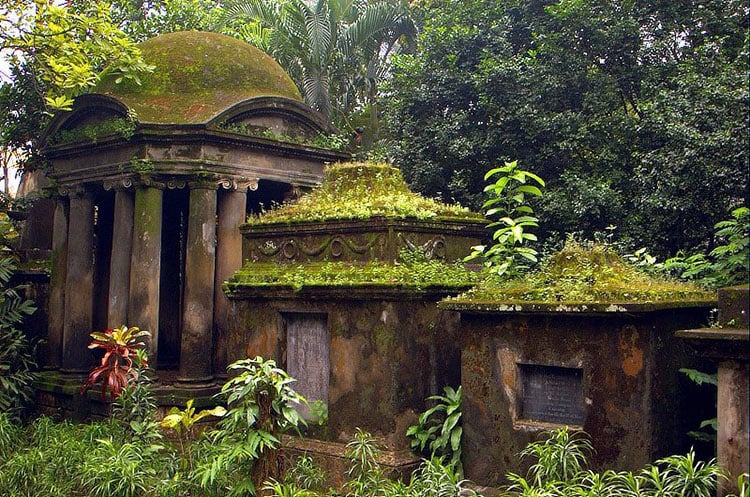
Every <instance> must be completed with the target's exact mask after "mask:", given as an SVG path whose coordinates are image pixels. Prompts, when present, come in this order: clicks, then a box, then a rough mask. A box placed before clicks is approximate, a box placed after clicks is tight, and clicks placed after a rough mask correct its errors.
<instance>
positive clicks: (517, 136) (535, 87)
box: [386, 0, 750, 254]
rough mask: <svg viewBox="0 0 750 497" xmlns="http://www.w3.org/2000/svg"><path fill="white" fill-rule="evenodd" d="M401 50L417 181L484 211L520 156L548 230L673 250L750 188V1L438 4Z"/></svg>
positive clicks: (399, 101) (401, 111)
mask: <svg viewBox="0 0 750 497" xmlns="http://www.w3.org/2000/svg"><path fill="white" fill-rule="evenodd" d="M425 5H426V6H425V10H424V14H423V15H424V16H425V19H426V22H425V26H424V28H423V29H422V31H421V34H420V37H419V41H418V51H417V53H415V54H414V55H413V56H412V55H403V56H399V57H397V58H396V61H395V64H394V69H393V78H392V79H391V80H390V82H389V84H388V88H387V91H386V93H387V94H388V95H390V98H389V99H388V100H387V104H388V105H387V109H386V117H387V122H388V128H389V132H390V137H391V143H392V146H391V147H390V149H389V150H390V153H391V154H392V158H393V160H394V161H395V162H396V163H397V164H398V165H399V166H400V167H401V168H402V169H403V171H404V173H405V176H406V177H407V179H408V180H409V181H410V183H411V185H412V186H413V187H414V188H417V189H419V190H420V191H422V192H424V193H427V194H430V195H441V196H443V197H444V198H446V199H456V200H459V201H462V202H465V203H469V204H471V205H474V206H478V205H479V204H480V202H479V200H480V197H481V191H482V188H483V186H484V185H483V180H482V175H483V173H484V172H485V171H486V170H488V169H489V168H490V167H491V166H494V165H496V164H498V163H501V162H502V161H507V160H512V159H519V161H520V163H521V164H523V165H524V167H525V168H527V169H529V170H532V171H534V172H535V173H537V174H539V175H540V176H542V177H543V178H544V179H545V180H547V191H546V192H545V196H544V198H543V199H542V200H541V201H540V202H539V205H538V206H536V209H535V210H536V212H537V213H538V214H539V217H540V220H541V227H542V228H543V231H544V232H545V233H546V234H547V237H548V238H552V239H555V238H557V239H559V238H562V237H563V235H564V233H565V232H582V233H583V234H584V235H586V236H592V235H593V233H594V232H596V231H602V230H604V229H605V228H607V227H608V226H610V225H616V226H617V229H616V230H615V233H616V235H617V236H619V237H620V239H621V240H622V241H625V242H627V243H629V244H632V245H640V246H644V245H645V246H650V247H653V248H654V249H656V251H657V252H658V253H662V254H666V253H673V252H674V251H676V250H677V249H679V248H687V247H692V246H696V245H700V244H701V243H706V241H707V240H708V241H709V242H710V237H711V234H712V226H713V225H714V224H715V223H716V222H717V221H719V220H721V219H723V218H725V217H726V215H727V209H728V208H729V207H730V206H731V205H733V204H738V203H741V202H742V201H743V199H744V198H745V196H746V195H747V186H748V169H749V168H748V149H750V144H749V143H748V135H747V133H746V129H747V125H748V122H747V115H748V114H747V109H748V79H747V78H748V76H747V74H748V72H747V71H748V65H747V61H748V58H747V55H748V48H747V47H748V39H747V27H748V7H747V6H746V5H745V3H744V2H742V1H738V0H730V1H720V0H710V1H706V2H702V1H701V2H698V1H697V0H670V1H667V0H664V1H659V2H646V1H638V0H636V1H632V2H620V1H615V2H612V1H605V0H559V1H555V2H553V1H548V0H507V1H503V2H497V1H493V0H471V1H466V2H451V1H442V0H435V1H432V2H428V3H427V4H425Z"/></svg>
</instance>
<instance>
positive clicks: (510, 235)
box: [466, 161, 544, 276]
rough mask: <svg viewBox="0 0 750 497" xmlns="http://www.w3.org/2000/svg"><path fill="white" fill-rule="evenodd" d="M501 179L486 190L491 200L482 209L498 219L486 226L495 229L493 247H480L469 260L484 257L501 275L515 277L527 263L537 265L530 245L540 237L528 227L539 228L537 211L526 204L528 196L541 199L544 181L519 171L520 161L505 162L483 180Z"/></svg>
mask: <svg viewBox="0 0 750 497" xmlns="http://www.w3.org/2000/svg"><path fill="white" fill-rule="evenodd" d="M493 176H499V177H498V178H497V180H496V181H495V182H494V183H490V184H488V185H487V186H485V187H484V191H485V193H486V194H487V195H488V196H489V197H490V198H489V199H488V200H487V201H486V202H485V203H484V205H483V206H482V208H483V209H486V211H485V216H486V217H488V218H490V219H492V218H498V219H497V221H494V222H492V223H490V224H488V225H487V227H488V228H494V229H495V231H494V233H493V235H492V240H493V241H494V243H493V244H492V245H489V246H486V245H477V246H475V247H472V248H473V252H472V253H471V254H470V255H469V256H468V257H467V258H466V260H473V259H477V258H480V257H481V258H484V261H485V265H486V266H487V267H488V268H489V269H490V271H492V272H493V273H496V274H497V275H499V276H502V275H503V274H513V273H514V272H517V271H518V270H520V269H523V268H524V267H525V264H528V263H529V262H531V263H536V262H537V255H538V253H537V251H536V250H535V249H533V248H531V247H529V246H528V243H529V242H535V241H536V240H537V237H536V235H535V234H533V233H529V232H528V229H529V228H536V227H537V226H539V224H538V221H539V220H538V219H537V218H536V217H534V210H533V209H532V208H531V207H530V206H529V205H527V204H526V199H527V197H528V196H534V197H541V196H542V190H541V189H540V188H539V187H544V180H542V178H540V177H539V176H537V175H536V174H534V173H531V172H529V171H524V170H522V169H519V168H518V161H513V162H506V163H505V165H504V166H503V167H497V168H494V169H490V170H489V171H487V174H485V175H484V180H485V181H487V180H489V179H490V178H492V177H493Z"/></svg>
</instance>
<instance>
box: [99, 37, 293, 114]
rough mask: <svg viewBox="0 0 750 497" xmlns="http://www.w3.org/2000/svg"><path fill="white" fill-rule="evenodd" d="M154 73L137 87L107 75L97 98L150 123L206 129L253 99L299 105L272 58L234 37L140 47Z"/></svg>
mask: <svg viewBox="0 0 750 497" xmlns="http://www.w3.org/2000/svg"><path fill="white" fill-rule="evenodd" d="M139 47H140V48H141V51H142V54H143V58H144V60H145V61H146V63H148V64H150V65H152V66H154V71H153V72H152V73H150V74H146V75H144V76H142V77H141V84H140V85H139V84H137V83H136V82H135V81H131V80H122V81H120V82H119V83H118V82H117V77H116V76H115V75H106V76H105V77H104V78H103V79H102V81H101V82H100V83H99V85H98V86H97V87H96V88H95V90H94V93H99V94H104V95H109V96H111V97H114V98H116V99H117V100H119V101H121V102H122V103H123V104H125V105H126V106H127V107H128V108H129V109H130V110H132V111H133V112H135V114H136V115H137V118H138V121H140V122H150V123H164V124H166V123H174V124H183V123H204V122H207V121H209V120H210V119H211V118H212V117H214V116H216V115H218V114H219V113H221V112H223V111H225V110H227V109H228V108H230V107H232V106H233V105H235V104H238V103H240V102H242V101H245V100H248V99H250V98H253V97H261V96H266V97H267V96H272V97H285V98H289V99H293V100H296V101H301V100H302V99H301V97H300V93H299V90H298V89H297V87H296V86H295V84H294V83H293V82H292V80H291V78H289V76H288V75H287V74H286V73H285V72H284V70H283V69H282V68H281V66H280V65H279V64H278V63H277V62H276V61H275V60H274V59H273V58H272V57H270V56H269V55H267V54H265V53H263V52H262V51H260V50H258V49H257V48H255V47H253V46H251V45H249V44H247V43H245V42H243V41H241V40H237V39H235V38H232V37H230V36H226V35H222V34H218V33H208V32H197V31H181V32H176V33H169V34H165V35H161V36H157V37H156V38H152V39H150V40H146V41H144V42H142V43H141V44H140V45H139Z"/></svg>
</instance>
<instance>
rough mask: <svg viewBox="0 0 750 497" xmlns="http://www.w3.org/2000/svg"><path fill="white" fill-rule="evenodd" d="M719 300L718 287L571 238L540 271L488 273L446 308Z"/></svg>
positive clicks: (615, 308) (609, 306) (611, 307)
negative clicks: (645, 268) (648, 269)
mask: <svg viewBox="0 0 750 497" xmlns="http://www.w3.org/2000/svg"><path fill="white" fill-rule="evenodd" d="M715 300H716V297H715V294H714V293H713V292H708V291H706V290H703V289H701V288H699V287H698V286H696V285H694V284H692V283H688V282H684V281H677V280H673V279H669V278H666V277H663V276H658V275H653V274H645V273H643V272H641V271H639V270H637V269H636V268H635V267H633V266H632V265H630V264H628V263H627V262H626V261H625V260H624V259H623V258H622V257H620V256H619V255H618V254H616V253H615V252H614V251H612V250H611V249H610V248H609V247H608V246H606V245H601V244H593V245H581V244H579V243H577V242H575V241H573V240H568V242H567V243H566V245H565V247H564V248H563V249H562V250H561V251H560V252H557V253H555V254H552V255H551V256H550V257H549V258H548V259H547V260H546V261H545V262H544V263H543V264H542V265H541V267H540V268H539V269H538V270H537V271H535V272H533V273H531V274H525V275H523V277H520V278H515V279H511V280H507V279H505V280H504V279H501V278H500V279H499V278H488V279H487V280H485V281H484V282H483V283H481V284H479V285H478V286H476V287H475V288H473V289H471V290H470V291H468V292H466V293H464V294H462V295H459V296H458V297H456V298H454V299H448V300H445V301H444V307H446V308H451V309H467V310H468V309H486V310H508V311H524V310H537V311H540V310H554V311H561V312H568V311H569V310H571V309H575V310H577V311H582V310H589V311H596V310H604V311H608V312H619V311H626V310H628V309H635V307H633V306H636V307H637V306H641V308H643V309H646V308H657V307H664V306H665V305H666V307H674V306H675V304H680V305H679V306H682V305H698V306H701V305H708V304H712V303H714V302H715ZM615 304H616V305H615ZM576 306H578V307H576Z"/></svg>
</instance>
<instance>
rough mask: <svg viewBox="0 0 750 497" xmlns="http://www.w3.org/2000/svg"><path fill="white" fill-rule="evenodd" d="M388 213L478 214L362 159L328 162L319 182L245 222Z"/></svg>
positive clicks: (433, 216) (452, 216)
mask: <svg viewBox="0 0 750 497" xmlns="http://www.w3.org/2000/svg"><path fill="white" fill-rule="evenodd" d="M377 216H382V217H388V218H398V219H405V218H413V219H442V218H449V219H477V220H479V219H482V217H481V215H479V214H476V213H472V212H470V211H469V210H468V209H466V208H464V207H461V206H458V205H447V204H443V203H440V202H437V201H435V200H432V199H428V198H425V197H422V196H420V195H417V194H415V193H413V192H412V191H411V190H409V188H408V187H407V186H406V183H404V179H403V176H402V175H401V172H400V171H399V170H398V169H396V168H394V167H393V166H390V165H388V164H375V163H367V162H355V163H343V164H335V165H332V166H328V168H326V172H325V175H324V177H323V182H322V184H321V186H320V187H318V188H316V189H315V190H313V191H312V192H311V193H309V194H306V195H304V196H303V197H302V198H300V199H299V200H297V201H296V202H294V203H289V204H284V205H281V206H279V207H277V208H275V209H273V210H270V211H268V212H264V213H262V214H260V215H259V216H253V217H250V218H249V219H248V223H250V224H272V223H293V222H313V221H326V220H331V219H370V218H373V217H377Z"/></svg>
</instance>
